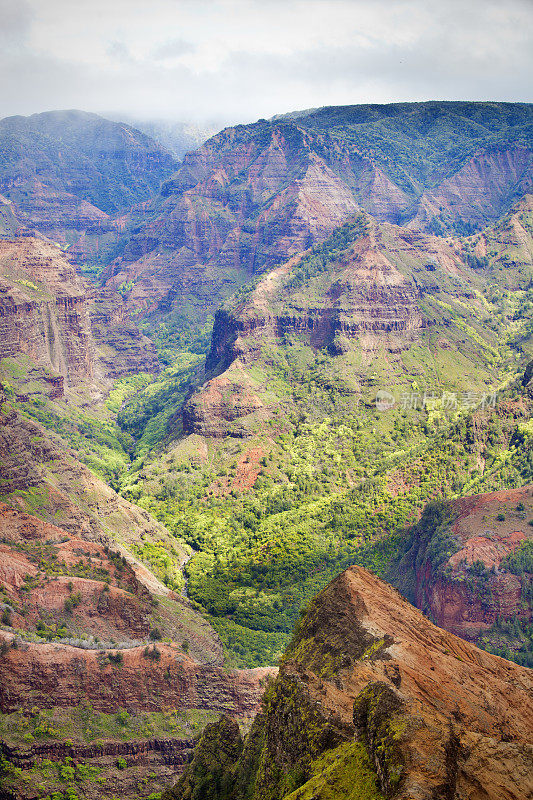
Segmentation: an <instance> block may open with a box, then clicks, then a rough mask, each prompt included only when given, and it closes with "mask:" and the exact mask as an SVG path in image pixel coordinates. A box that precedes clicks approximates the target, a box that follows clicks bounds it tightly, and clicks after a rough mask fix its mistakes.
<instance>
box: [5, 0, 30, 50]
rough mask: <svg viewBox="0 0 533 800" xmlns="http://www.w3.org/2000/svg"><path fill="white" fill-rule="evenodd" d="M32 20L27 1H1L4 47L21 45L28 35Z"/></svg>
mask: <svg viewBox="0 0 533 800" xmlns="http://www.w3.org/2000/svg"><path fill="white" fill-rule="evenodd" d="M31 20H32V12H31V8H30V6H29V5H28V3H27V2H25V0H0V41H1V42H2V44H3V45H4V46H5V45H16V44H21V43H22V42H23V41H24V40H25V39H26V37H27V35H28V32H29V29H30V24H31Z"/></svg>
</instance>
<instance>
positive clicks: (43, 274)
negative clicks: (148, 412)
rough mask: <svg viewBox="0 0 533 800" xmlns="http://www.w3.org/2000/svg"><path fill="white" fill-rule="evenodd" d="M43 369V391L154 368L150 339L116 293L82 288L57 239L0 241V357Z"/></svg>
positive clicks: (54, 391)
mask: <svg viewBox="0 0 533 800" xmlns="http://www.w3.org/2000/svg"><path fill="white" fill-rule="evenodd" d="M21 355H22V356H27V357H28V358H29V359H30V361H31V362H33V363H34V364H35V366H36V367H37V368H39V367H41V368H44V370H45V372H44V377H43V379H44V380H48V381H49V382H50V385H51V390H50V393H49V396H50V397H57V396H61V394H62V387H63V383H62V381H63V382H64V383H65V385H66V386H80V385H84V386H87V385H88V386H90V385H91V384H94V383H95V382H96V381H102V380H104V381H110V380H114V379H115V378H117V377H121V376H123V375H131V374H137V373H138V372H141V371H145V372H157V371H158V370H159V364H158V361H157V357H156V355H155V350H154V347H153V344H152V343H151V342H150V341H149V339H147V337H145V336H143V335H142V334H141V333H140V331H139V329H138V328H137V326H136V325H135V324H134V323H133V322H131V320H130V319H129V318H128V317H127V315H126V311H125V306H124V302H123V299H122V297H121V296H120V295H119V294H117V293H110V292H100V291H99V290H97V289H95V288H94V287H89V286H88V285H87V284H86V283H85V282H84V281H83V280H82V279H81V278H80V277H79V276H78V275H77V274H76V272H75V270H74V267H73V266H72V265H71V264H70V263H69V261H67V260H66V258H65V257H64V255H63V254H62V253H61V251H60V249H59V248H58V247H57V245H54V244H52V243H51V242H47V241H45V240H40V239H36V238H34V237H24V238H16V239H3V240H0V359H2V358H10V357H12V358H17V357H18V356H21Z"/></svg>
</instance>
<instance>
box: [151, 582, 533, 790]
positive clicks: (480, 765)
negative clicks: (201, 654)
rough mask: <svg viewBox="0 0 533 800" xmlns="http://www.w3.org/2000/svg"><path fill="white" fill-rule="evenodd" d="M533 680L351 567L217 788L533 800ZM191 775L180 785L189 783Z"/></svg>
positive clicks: (289, 658) (312, 616)
mask: <svg viewBox="0 0 533 800" xmlns="http://www.w3.org/2000/svg"><path fill="white" fill-rule="evenodd" d="M532 681H533V678H532V675H531V671H530V670H528V669H526V668H523V667H519V666H517V665H516V664H512V663H510V662H507V661H505V660H503V659H500V658H497V657H496V656H492V655H489V654H488V653H485V652H483V651H481V650H478V649H477V648H476V647H474V646H473V645H471V644H469V643H468V642H465V641H463V640H461V639H459V638H457V637H455V636H453V635H452V634H450V633H447V632H446V631H443V630H442V629H440V628H437V627H436V626H435V625H433V623H431V622H430V621H429V620H428V619H427V618H425V617H424V616H423V615H422V614H421V613H420V612H419V611H418V610H417V609H415V608H414V607H413V606H411V605H410V604H409V603H408V602H407V601H406V600H404V599H403V598H402V597H401V596H400V595H399V594H398V593H397V592H396V591H395V590H394V589H392V588H391V587H390V586H388V585H387V584H385V583H382V582H381V581H379V580H378V579H377V578H375V577H374V576H372V575H371V574H370V573H368V572H366V571H365V570H363V569H362V568H360V567H352V568H350V569H349V570H347V571H346V572H344V573H342V575H340V576H339V577H338V578H336V579H335V580H334V581H333V582H332V583H331V584H330V585H329V586H328V587H327V588H326V589H324V590H323V591H322V592H321V593H320V594H319V595H318V597H317V598H316V599H315V600H313V601H312V602H311V604H310V605H309V607H308V609H307V613H306V614H305V616H304V617H303V619H302V621H301V622H300V624H299V626H298V627H297V629H296V632H295V636H294V639H293V641H292V642H291V644H290V645H289V648H288V650H287V652H286V654H285V656H284V659H283V661H282V665H281V667H280V673H279V676H278V678H277V680H276V681H275V683H274V685H273V686H272V687H271V689H270V690H269V692H268V693H267V695H266V698H265V704H264V712H263V714H262V715H260V716H258V717H257V718H256V721H255V723H254V726H253V727H252V730H251V732H250V734H249V736H248V738H247V740H246V741H245V743H244V749H242V751H241V754H240V755H238V757H237V758H236V760H235V761H234V763H233V765H231V767H230V768H229V770H228V771H227V773H228V775H229V780H228V775H226V776H224V777H225V780H224V777H222V778H220V780H219V781H218V782H217V785H216V786H215V785H214V784H212V785H211V786H210V790H211V791H212V796H213V797H214V798H217V800H218V798H220V800H222V798H229V797H230V796H231V797H236V798H241V797H242V798H244V797H252V798H254V800H255V799H256V798H257V799H258V798H262V799H263V798H268V800H273V799H274V798H281V797H290V798H291V800H297V799H300V798H309V797H314V798H321V800H322V799H324V800H325V798H327V797H331V796H334V797H344V796H349V795H348V792H349V791H350V792H354V794H355V796H358V792H359V796H369V797H373V798H383V797H388V798H395V800H396V799H397V800H435V798H450V800H453V799H454V798H455V799H456V800H459V798H466V797H468V798H469V800H482V798H484V800H501V798H506V800H526V798H528V797H530V796H531V792H532V791H533V778H532V776H533V746H532V739H533V704H532V697H533V694H532V689H533V683H532ZM210 736H211V738H212V737H213V732H212V731H211V732H210ZM201 746H202V745H201V744H200V747H201ZM238 749H239V748H237V751H238ZM193 764H194V762H193ZM204 774H205V773H204ZM189 776H190V773H189ZM204 780H205V778H204ZM187 783H188V781H187V776H185V777H184V778H183V779H182V780H181V781H180V783H178V785H177V786H176V787H175V788H174V789H173V790H171V791H169V792H168V795H167V796H168V797H169V798H170V797H172V798H175V800H181V799H182V798H185V797H187V796H190V795H187V794H185V793H183V792H182V789H183V788H186V787H187ZM228 785H229V786H230V787H231V792H232V793H231V794H230V793H228V792H224V789H223V787H224V786H228ZM217 786H218V787H219V788H218V789H217ZM363 792H366V793H367V794H364V793H363ZM372 792H373V793H372Z"/></svg>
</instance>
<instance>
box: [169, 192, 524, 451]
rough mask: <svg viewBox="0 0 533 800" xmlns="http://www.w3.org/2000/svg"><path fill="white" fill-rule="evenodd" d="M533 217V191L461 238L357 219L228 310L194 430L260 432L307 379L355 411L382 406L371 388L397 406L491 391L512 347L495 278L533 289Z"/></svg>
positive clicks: (191, 404)
mask: <svg viewBox="0 0 533 800" xmlns="http://www.w3.org/2000/svg"><path fill="white" fill-rule="evenodd" d="M532 219H533V197H532V196H531V195H528V196H526V197H524V198H523V199H522V200H521V201H520V203H518V204H517V206H516V207H514V208H513V210H512V212H511V213H510V214H509V215H507V216H506V217H505V218H504V219H503V220H501V221H500V222H499V223H498V224H496V225H493V226H491V227H489V228H487V229H485V230H484V231H482V232H481V233H480V234H477V235H476V236H473V237H471V238H469V239H462V240H461V239H453V238H451V237H449V238H447V239H443V238H441V237H438V236H434V235H431V234H427V233H421V232H419V231H414V230H408V229H406V228H401V227H399V226H396V225H392V224H389V223H382V224H380V223H377V222H376V221H375V220H373V219H372V217H370V216H369V215H367V214H363V213H360V214H357V215H355V216H354V217H351V218H350V220H349V221H348V222H346V223H345V224H344V225H343V226H341V227H340V228H338V229H337V230H336V231H335V232H334V233H333V234H332V235H331V236H330V237H329V238H328V239H327V240H326V241H325V242H324V243H323V244H321V245H317V246H315V247H314V248H312V249H310V250H308V251H306V252H305V253H303V254H301V255H297V256H294V257H293V258H291V259H289V260H288V261H287V262H286V263H284V264H282V265H281V266H279V267H276V268H273V269H271V270H270V271H269V272H268V273H267V274H265V275H264V276H262V277H260V278H258V279H257V280H256V281H255V282H254V283H252V284H251V286H249V287H248V288H246V289H242V290H240V291H239V292H238V293H236V294H235V295H234V296H233V297H232V298H231V299H230V300H229V301H228V302H227V303H226V304H225V305H224V306H223V307H222V309H221V310H219V311H218V312H217V314H216V316H215V323H214V328H213V336H212V344H211V350H210V353H209V355H208V357H207V362H206V382H205V383H204V385H203V386H202V387H201V388H200V389H199V390H197V391H196V392H195V393H194V394H193V395H192V397H191V398H190V399H189V401H188V403H187V404H186V405H185V407H184V413H183V429H184V431H185V432H186V433H199V434H202V435H206V436H213V437H222V436H237V437H243V436H248V435H250V434H253V433H254V432H256V431H257V429H258V426H260V425H262V424H264V423H265V422H268V421H269V420H272V419H274V417H275V416H276V415H279V414H280V411H281V413H282V415H283V414H286V413H287V412H288V410H289V409H290V405H291V404H290V400H289V399H288V397H289V396H290V394H291V393H294V391H295V389H296V390H297V387H298V385H299V384H300V383H304V384H305V381H306V380H307V382H309V381H310V380H313V381H316V382H320V383H321V385H323V386H324V387H325V388H327V387H330V388H331V389H332V391H334V392H337V393H338V394H339V395H342V396H343V397H345V398H346V403H349V402H352V403H357V402H360V401H361V399H362V400H363V401H365V402H373V401H374V400H375V392H376V391H377V389H372V387H378V388H381V389H386V390H388V391H391V392H396V395H395V400H396V402H398V400H399V397H400V394H401V392H403V393H404V394H408V393H409V392H411V393H412V391H413V388H412V387H413V385H414V384H413V383H412V382H413V381H416V384H417V386H418V387H420V385H421V384H422V385H424V386H427V388H428V391H430V392H434V391H435V387H436V386H439V387H441V388H442V390H445V391H448V392H452V393H453V392H456V393H457V392H460V391H465V392H466V391H468V390H470V391H472V390H476V391H477V390H478V388H479V389H482V388H483V384H484V386H485V387H486V386H487V385H490V384H491V383H493V382H494V381H495V380H497V370H496V369H495V367H496V364H497V361H498V359H499V358H500V356H499V355H498V350H499V348H501V344H500V341H499V340H498V338H497V337H495V335H494V334H495V327H494V314H493V313H491V311H490V308H491V306H490V304H489V303H488V302H487V301H486V299H485V298H486V297H487V295H488V293H489V287H490V285H492V284H493V282H496V281H497V282H498V283H499V284H500V285H501V286H502V287H505V288H507V287H509V288H517V287H519V286H522V287H525V286H527V285H528V283H529V281H530V280H531V277H532V275H533V237H532V234H531V230H532V229H531V221H532ZM489 251H490V258H489V257H488V255H487V253H488V252H489ZM298 348H299V349H298ZM321 351H322V353H323V356H324V358H323V362H324V363H323V364H322V365H320V364H319V362H320V357H319V354H320V352H321ZM312 360H314V361H315V367H314V373H313V375H311V374H308V375H307V378H304V375H305V369H306V366H307V365H308V364H310V363H312ZM459 364H460V365H461V366H460V368H458V365H459ZM320 372H322V373H323V374H320ZM289 376H290V378H289ZM409 376H411V378H410V379H409ZM280 377H281V378H282V379H283V378H284V379H285V384H284V386H283V387H281V388H282V391H279V390H278V387H279V385H280ZM485 390H486V389H485ZM372 392H374V394H373V396H372ZM350 397H351V398H352V400H351V401H350V400H349V398H350Z"/></svg>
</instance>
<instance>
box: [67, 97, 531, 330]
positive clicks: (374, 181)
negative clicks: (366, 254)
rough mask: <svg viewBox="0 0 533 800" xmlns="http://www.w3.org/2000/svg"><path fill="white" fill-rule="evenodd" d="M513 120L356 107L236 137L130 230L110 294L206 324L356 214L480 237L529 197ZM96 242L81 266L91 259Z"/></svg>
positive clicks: (465, 110) (457, 111)
mask: <svg viewBox="0 0 533 800" xmlns="http://www.w3.org/2000/svg"><path fill="white" fill-rule="evenodd" d="M515 110H516V112H517V116H516V117H515V118H514V119H515V122H512V121H511V117H510V116H509V115H508V114H509V111H511V108H510V107H509V108H508V107H507V106H506V105H505V104H500V105H498V104H483V103H480V104H475V103H472V104H468V103H463V104H459V103H458V104H446V103H443V104H438V103H427V104H411V105H409V104H403V105H402V104H398V105H397V106H373V107H365V106H351V107H341V108H331V109H321V110H319V111H318V112H316V113H309V114H306V115H304V116H301V117H297V118H290V117H287V118H282V119H279V118H278V119H273V120H271V121H268V122H267V121H266V120H260V121H259V122H257V123H254V124H252V125H247V126H237V127H235V128H228V129H226V130H224V131H222V132H220V133H219V134H217V135H216V136H214V137H212V138H211V139H209V140H208V141H207V142H206V143H205V144H203V145H202V146H201V147H200V148H199V149H198V150H197V151H195V152H194V153H189V154H187V155H186V156H185V158H184V161H183V164H182V166H181V167H180V169H179V170H178V172H177V173H176V174H175V175H174V176H172V178H170V179H169V180H167V181H166V182H165V184H164V185H163V187H162V190H161V194H160V196H159V197H158V198H156V199H154V200H153V201H151V202H150V203H148V204H147V205H146V206H144V207H143V208H142V209H140V208H139V209H137V210H135V211H134V212H133V214H131V215H130V216H129V218H127V219H126V220H125V222H124V224H125V228H124V236H123V237H122V238H121V244H120V246H119V249H120V255H119V257H118V258H116V259H115V260H114V261H113V263H112V264H111V265H110V266H109V268H108V270H107V272H106V275H107V277H108V281H109V285H110V286H113V287H117V286H118V285H121V284H124V283H125V282H130V281H132V282H133V283H134V286H133V288H132V290H131V292H130V294H129V296H128V302H129V303H130V304H131V305H132V306H133V307H135V308H138V309H142V310H145V311H146V310H153V309H155V308H157V303H158V302H159V303H162V304H163V306H164V307H165V308H166V306H167V305H169V304H170V306H171V307H176V303H178V304H183V303H187V304H190V306H191V311H192V312H193V313H194V314H195V315H197V316H198V318H205V314H206V312H207V310H208V309H209V308H211V307H213V306H216V305H217V303H219V302H220V300H221V299H223V298H224V297H225V296H227V294H228V293H229V292H230V291H231V290H232V289H233V288H235V287H236V286H238V285H239V284H242V283H244V282H245V281H246V279H247V278H249V277H250V276H251V275H256V274H258V273H261V272H262V271H264V270H265V269H268V268H270V267H272V266H275V265H276V264H280V263H282V262H283V261H285V260H286V259H287V258H290V257H291V256H292V255H294V254H296V253H298V252H302V251H303V250H305V249H307V248H308V247H310V246H311V245H313V244H316V243H317V242H321V241H323V240H324V239H325V238H327V236H328V235H329V234H330V233H331V232H332V230H333V229H334V228H336V227H338V226H339V225H340V224H342V223H343V222H344V221H345V220H346V219H347V218H348V217H349V216H351V215H353V213H354V212H355V211H357V210H358V209H362V210H365V211H367V212H368V213H370V214H371V215H373V216H374V218H375V219H377V220H379V221H381V222H392V223H396V224H405V223H406V222H409V225H410V226H411V227H413V228H416V229H417V230H420V229H422V230H426V231H427V230H433V232H437V233H445V232H450V230H453V228H454V226H458V227H459V228H462V229H464V230H462V231H461V232H464V231H466V232H470V231H471V230H473V229H475V228H479V227H480V226H482V225H484V224H486V223H487V222H489V221H491V220H494V219H497V218H498V217H500V216H501V215H502V214H504V213H505V212H506V211H507V210H508V209H509V208H510V206H511V205H512V203H514V202H515V201H516V200H517V199H519V198H520V197H521V196H522V195H523V194H524V193H525V192H528V191H531V186H532V166H531V163H532V162H531V142H530V139H529V134H528V121H529V119H530V113H531V111H530V107H529V106H521V107H520V108H519V109H518V108H517V109H515ZM407 131H408V132H409V133H407ZM444 131H449V139H448V138H447V137H446V135H445V134H444V135H443V132H444ZM459 131H460V133H459ZM454 137H455V145H456V146H455V149H454V148H452V147H451V145H450V142H451V141H452V140H453V139H454ZM457 137H459V139H460V144H459V141H458V139H457ZM406 153H409V156H410V157H409V158H407V157H406ZM413 153H416V154H417V155H416V156H414V157H413ZM93 240H94V241H98V234H97V233H96V235H95V237H93V238H91V237H90V236H89V237H88V238H87V240H86V242H85V244H84V245H83V244H82V245H81V249H79V250H78V255H77V257H79V258H81V257H83V255H82V254H83V248H84V247H86V248H88V249H87V252H93V253H94V252H95V245H94V244H92V243H91V242H92V241H93ZM79 247H80V245H79Z"/></svg>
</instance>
